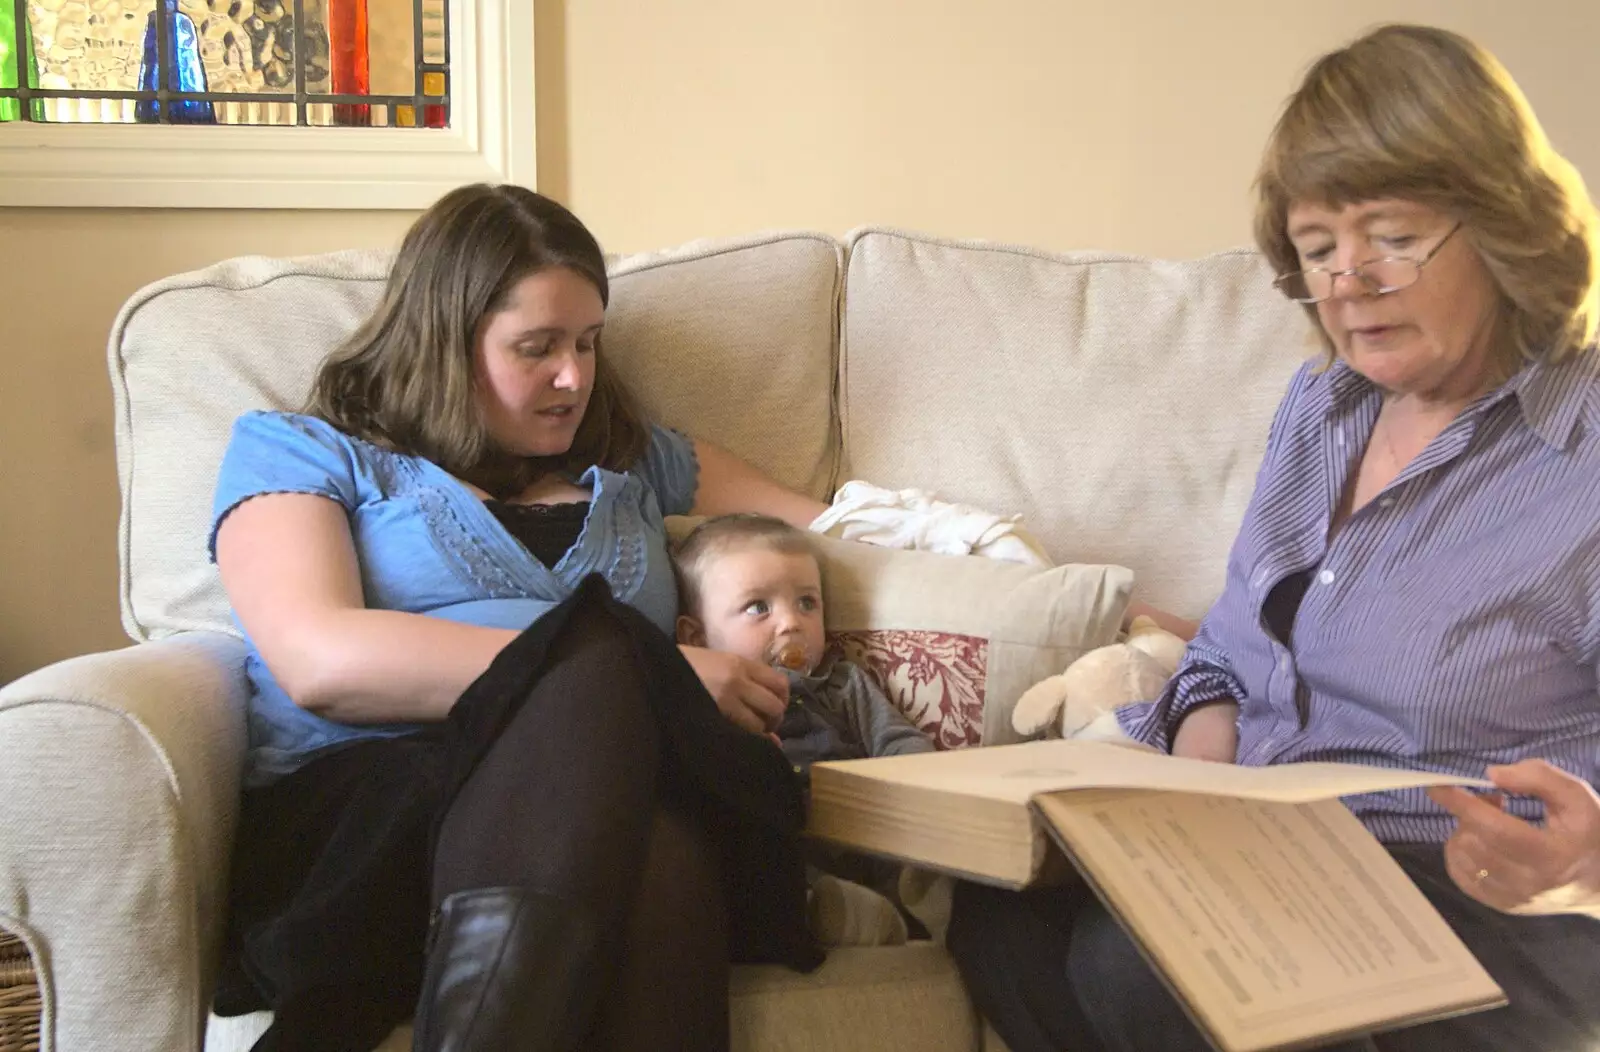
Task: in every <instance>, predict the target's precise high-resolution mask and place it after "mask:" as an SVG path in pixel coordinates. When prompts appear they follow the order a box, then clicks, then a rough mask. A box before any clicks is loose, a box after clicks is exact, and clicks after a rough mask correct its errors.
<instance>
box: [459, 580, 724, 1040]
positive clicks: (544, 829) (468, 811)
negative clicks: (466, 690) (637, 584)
mask: <svg viewBox="0 0 1600 1052" xmlns="http://www.w3.org/2000/svg"><path fill="white" fill-rule="evenodd" d="M647 689H648V688H647V685H646V683H645V679H644V676H643V673H642V670H641V669H640V666H639V661H638V658H637V655H636V654H635V651H634V647H633V644H632V642H631V641H630V639H629V638H628V636H627V634H626V632H625V631H624V630H623V628H622V626H621V625H620V624H619V623H618V621H617V620H616V619H615V617H614V616H613V615H611V614H610V613H608V612H607V611H606V610H605V609H604V608H603V607H602V606H601V605H600V604H598V603H586V604H582V605H580V606H578V607H577V608H576V609H575V610H574V611H573V612H572V615H571V620H570V621H569V622H568V624H567V626H566V628H565V630H564V631H563V632H562V633H561V635H560V636H559V637H558V638H557V639H556V640H555V642H554V645H553V646H552V648H551V650H550V653H549V656H548V658H547V660H546V663H545V669H544V672H543V674H542V675H541V676H540V677H539V679H538V682H537V683H536V684H535V686H534V687H533V689H532V690H531V691H530V692H529V694H528V697H527V699H526V701H525V702H523V704H522V705H521V706H520V708H519V709H518V710H517V712H516V714H515V715H514V716H512V717H511V719H510V720H509V722H508V723H507V724H506V726H505V728H504V729H503V730H502V731H501V732H500V734H499V736H498V737H497V738H496V739H495V742H494V744H493V745H492V746H491V747H490V748H489V750H488V751H487V752H486V753H485V754H484V756H483V757H482V758H481V759H480V760H479V761H478V763H477V765H476V766H475V767H474V768H473V770H472V773H471V774H470V775H469V776H468V777H467V779H466V781H465V782H464V784H463V785H462V787H461V789H460V791H459V792H458V793H457V795H456V797H455V800H454V801H453V802H452V804H451V805H450V808H449V810H448V811H446V813H445V816H444V819H443V821H442V823H441V825H440V828H439V836H438V843H437V848H436V853H435V862H434V867H433V898H434V902H435V904H437V903H438V902H439V901H441V900H443V899H444V898H445V897H446V896H448V895H450V894H451V893H453V892H456V891H465V890H469V889H472V888H481V887H500V886H517V887H525V888H532V889H535V890H539V891H543V892H549V893H552V894H555V895H558V896H560V897H562V898H563V899H566V900H568V901H571V902H573V903H574V905H575V907H576V908H579V909H582V910H584V911H585V912H586V913H587V914H588V915H589V916H591V917H593V918H594V919H595V920H596V921H597V922H598V923H599V925H600V928H601V930H602V932H604V933H607V934H608V935H610V936H611V937H612V945H611V946H610V947H608V950H609V951H610V954H609V955H610V956H611V957H612V959H613V960H615V961H616V962H617V964H616V966H615V971H614V972H613V973H612V974H613V976H614V986H613V989H612V992H611V994H610V996H609V997H605V998H603V999H602V1001H601V1007H600V1017H599V1019H598V1020H597V1021H596V1029H595V1032H594V1034H593V1037H592V1039H591V1040H590V1041H589V1042H586V1043H585V1047H586V1048H595V1049H616V1050H619V1052H620V1050H624V1049H646V1048H650V1049H669V1048H683V1049H696V1050H713V1052H714V1050H716V1049H723V1048H726V1047H727V1045H728V972H729V963H728V961H729V954H728V933H727V917H726V910H725V907H724V904H723V897H722V881H721V876H720V874H719V872H718V865H717V856H716V853H715V852H714V850H713V847H712V845H711V843H710V841H709V840H708V838H707V836H706V835H705V832H704V831H703V830H702V829H700V828H698V827H697V826H696V825H695V824H694V823H693V822H692V821H691V820H689V819H688V818H687V817H685V816H684V814H683V813H682V810H681V809H679V808H668V807H664V806H663V805H662V802H661V799H660V795H661V794H660V793H659V791H658V786H659V784H660V781H661V779H660V767H661V752H662V749H661V743H660V741H659V734H658V732H657V729H656V728H657V724H656V720H655V717H654V716H653V714H652V711H651V708H650V703H649V698H648V695H647ZM512 816H515V817H514V820H513V817H512Z"/></svg>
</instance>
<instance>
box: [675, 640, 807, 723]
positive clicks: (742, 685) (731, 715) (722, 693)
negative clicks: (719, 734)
mask: <svg viewBox="0 0 1600 1052" xmlns="http://www.w3.org/2000/svg"><path fill="white" fill-rule="evenodd" d="M678 649H679V650H681V651H683V656H684V657H685V658H687V659H688V661H689V664H690V665H691V666H692V667H693V668H694V674H695V675H697V676H699V677H700V682H701V683H704V684H705V685H706V690H707V691H708V692H709V693H710V694H711V699H712V700H713V701H715V702H716V703H717V708H718V709H719V710H721V712H722V715H723V717H724V718H726V719H727V720H728V721H729V722H730V723H733V724H734V725H736V726H738V727H742V728H744V729H745V730H747V731H750V732H752V733H755V734H761V733H764V732H766V731H770V730H772V729H773V728H774V727H776V726H777V725H778V724H779V722H780V721H782V719H783V710H784V709H786V708H788V707H789V679H788V677H787V676H785V675H784V674H783V673H782V672H779V671H778V670H777V669H775V668H772V667H771V666H769V665H759V664H757V663H756V662H754V661H751V660H750V659H749V658H742V657H740V656H739V655H737V654H729V653H726V652H724V651H721V650H707V649H706V648H705V647H691V646H679V647H678Z"/></svg>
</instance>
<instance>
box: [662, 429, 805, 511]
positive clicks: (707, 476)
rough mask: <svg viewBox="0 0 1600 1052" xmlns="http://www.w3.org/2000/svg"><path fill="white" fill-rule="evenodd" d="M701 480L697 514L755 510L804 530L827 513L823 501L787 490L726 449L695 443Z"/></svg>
mask: <svg viewBox="0 0 1600 1052" xmlns="http://www.w3.org/2000/svg"><path fill="white" fill-rule="evenodd" d="M694 454H695V459H696V460H698V461H699V462H700V481H699V485H698V488H696V490H695V494H694V508H693V511H692V514H695V515H726V514H728V513H730V512H736V511H754V512H760V513H762V514H764V515H771V516H774V517H775V518H779V519H782V520H783V521H784V522H787V523H789V524H790V525H791V526H796V527H798V528H800V529H802V530H803V529H806V528H807V527H809V526H810V525H811V523H812V521H813V520H815V519H816V517H817V516H818V515H821V514H822V513H823V512H824V511H826V510H827V507H828V506H827V505H826V504H824V503H823V502H822V501H820V500H813V499H811V498H810V497H807V496H805V495H804V494H800V493H796V492H794V491H793V490H791V489H786V488H784V487H783V486H780V485H778V484H777V483H776V482H774V481H772V480H771V479H769V478H767V476H765V475H763V474H762V473H761V472H759V471H757V470H756V469H755V468H753V467H751V466H750V465H749V464H746V463H745V462H744V461H742V460H740V459H739V458H738V457H736V456H734V455H733V454H732V453H729V452H727V451H726V450H723V449H719V448H717V447H716V446H713V445H712V444H710V443H709V442H702V441H700V440H699V439H695V441H694Z"/></svg>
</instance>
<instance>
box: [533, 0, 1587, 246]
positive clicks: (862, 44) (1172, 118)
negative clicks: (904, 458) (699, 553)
mask: <svg viewBox="0 0 1600 1052" xmlns="http://www.w3.org/2000/svg"><path fill="white" fill-rule="evenodd" d="M1399 19H1409V20H1415V21H1427V22H1433V23H1436V24H1439V25H1444V26H1448V27H1450V28H1454V29H1458V30H1461V31H1464V32H1467V33H1468V34H1470V35H1472V36H1474V37H1476V38H1478V39H1480V40H1481V41H1482V42H1484V43H1485V44H1487V45H1488V46H1489V47H1490V48H1491V49H1492V50H1494V51H1496V52H1497V53H1498V54H1499V55H1500V58H1501V60H1502V61H1503V62H1505V63H1506V65H1507V66H1508V67H1509V68H1510V69H1511V70H1512V72H1513V74H1514V75H1515V76H1517V77H1518V79H1519V81H1520V83H1521V84H1522V85H1523V88H1524V90H1525V91H1526V92H1527V94H1528V95H1529V97H1530V98H1531V100H1532V101H1533V103H1534V106H1535V107H1536V108H1537V110H1538V112H1539V114H1540V115H1541V117H1542V119H1543V120H1544V122H1545V124H1546V126H1547V128H1548V130H1549V132H1550V134H1551V137H1552V139H1553V140H1554V141H1555V142H1556V143H1557V145H1558V146H1559V147H1561V148H1563V149H1565V150H1566V151H1568V152H1569V153H1570V155H1571V156H1572V158H1573V159H1574V161H1575V162H1576V163H1578V165H1579V166H1580V168H1583V169H1586V170H1587V171H1588V173H1589V177H1590V180H1591V181H1593V182H1597V183H1600V131H1597V130H1596V129H1597V128H1600V118H1597V105H1600V104H1597V100H1600V65H1597V64H1596V63H1595V62H1594V59H1593V54H1594V47H1595V42H1596V41H1597V40H1600V3H1597V2H1596V0H1523V2H1521V3H1513V2H1511V0H1337V2H1331V3H1330V2H1311V3H1283V2H1281V0H1120V2H1116V3H1112V2H1095V0H991V2H987V3H975V2H973V0H918V2H915V3H906V2H901V0H808V2H805V3H795V2H792V0H791V2H779V0H692V2H683V3H672V4H641V3H638V2H636V0H569V2H568V3H567V4H566V25H565V32H564V36H565V41H566V68H565V81H566V84H565V91H566V95H567V98H566V108H567V110H568V113H569V118H568V119H569V127H568V130H567V136H566V138H567V149H566V152H565V154H564V155H560V156H548V155H541V157H540V166H541V179H542V180H543V181H544V183H545V186H546V188H549V189H554V190H555V191H557V192H560V193H564V194H566V195H567V196H568V198H569V203H571V204H572V206H573V207H574V208H575V209H576V210H577V212H578V214H579V215H581V216H583V217H584V218H585V219H586V220H587V221H588V222H589V223H591V224H592V225H593V226H594V228H595V230H596V232H597V233H598V234H599V235H600V237H601V239H602V241H604V242H605V243H606V244H607V246H608V247H609V248H613V249H624V250H625V249H633V248H644V247H654V246H658V245H664V244H671V243H675V242H677V241H681V240H684V239H687V238H692V237H704V236H708V235H716V234H731V233H738V232H745V231H749V230H751V229H754V228H760V227H771V226H793V227H816V228H820V229H823V230H830V231H844V230H847V229H849V228H850V227H852V226H856V225H860V224H866V223H874V224H886V223H887V224H897V225H903V226H909V227H916V228H920V229H927V230H933V231H937V232H940V233H945V234H951V235H957V236H972V237H984V238H995V239H1005V240H1012V241H1019V242H1023V243H1026V244H1035V245H1042V246H1049V247H1057V248H1105V249H1116V250H1122V251H1130V252H1140V253H1149V254H1160V255H1189V254H1196V253H1203V252H1207V251H1210V250H1212V249H1216V248H1219V247H1223V246H1229V245H1234V244H1238V243H1241V242H1243V241H1245V240H1246V239H1247V238H1248V227H1247V223H1246V215H1247V193H1246V192H1247V188H1248V184H1249V181H1250V178H1251V174H1252V171H1253V168H1254V164H1255V161H1256V158H1257V155H1258V152H1259V150H1260V148H1261V144H1262V141H1263V138H1264V137H1265V135H1266V133H1267V131H1268V129H1269V127H1270V126H1271V123H1272V120H1273V118H1274V116H1275V113H1276V110H1277V107H1278V106H1279V104H1280V103H1281V102H1282V100H1283V98H1284V96H1285V95H1286V94H1287V93H1288V92H1289V91H1290V90H1291V87H1292V85H1293V83H1294V82H1295V81H1296V79H1297V78H1298V76H1299V74H1300V73H1302V72H1303V71H1304V68H1305V67H1306V65H1307V64H1308V63H1309V62H1310V61H1311V59H1312V58H1314V57H1315V56H1316V55H1317V54H1319V53H1320V52H1322V51H1325V50H1327V49H1328V48H1330V47H1333V46H1336V45H1337V44H1339V43H1341V42H1343V41H1344V40H1345V39H1346V38H1347V37H1349V36H1352V35H1354V34H1355V33H1357V32H1359V31H1360V30H1361V29H1362V28H1364V27H1366V26H1368V25H1371V24H1373V23H1375V22H1378V21H1382V20H1399ZM546 43H548V41H546ZM541 88H542V85H541Z"/></svg>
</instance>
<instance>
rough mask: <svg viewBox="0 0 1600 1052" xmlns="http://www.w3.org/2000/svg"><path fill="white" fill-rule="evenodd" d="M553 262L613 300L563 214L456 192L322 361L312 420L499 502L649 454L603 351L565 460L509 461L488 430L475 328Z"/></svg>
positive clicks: (516, 195) (515, 196)
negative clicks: (424, 463)
mask: <svg viewBox="0 0 1600 1052" xmlns="http://www.w3.org/2000/svg"><path fill="white" fill-rule="evenodd" d="M555 267H561V268H565V269H567V270H570V271H572V272H573V273H575V274H577V275H579V276H580V277H582V278H584V279H586V280H587V281H588V282H589V283H590V284H592V285H593V286H594V287H595V289H596V291H598V292H599V293H600V301H601V303H602V304H604V303H607V302H608V301H609V299H610V295H611V293H610V286H609V283H608V281H607V279H606V266H605V257H604V256H603V255H602V253H601V251H600V246H599V244H598V243H596V241H595V239H594V235H592V234H590V233H589V231H588V229H587V228H586V227H585V226H584V225H583V224H582V223H581V222H579V221H578V218H577V217H576V216H574V215H573V214H572V213H571V212H569V211H567V209H565V208H563V207H562V206H561V205H559V204H557V203H556V202H555V201H552V200H550V199H549V198H548V197H544V196H542V195H540V194H537V193H534V192H533V191H532V190H528V189H526V188H524V187H520V186H489V185H486V184H478V185H474V186H463V187H461V188H459V189H457V190H452V191H451V192H450V193H448V194H446V195H445V196H444V197H442V198H440V199H439V200H438V201H437V202H436V203H435V204H434V205H433V207H431V208H429V209H428V210H427V211H426V212H425V213H423V215H422V216H421V218H419V219H418V220H417V221H416V223H414V224H413V225H412V227H411V229H410V230H409V231H407V233H406V236H405V240H404V242H403V243H402V244H401V246H400V252H399V254H398V255H397V256H396V257H395V261H394V266H393V268H392V269H391V270H390V272H389V283H388V286H387V288H386V289H385V291H384V295H383V300H382V302H381V303H379V305H378V309H377V310H376V311H374V312H373V314H372V316H371V317H370V318H368V319H367V321H366V323H365V324H363V325H362V326H361V327H360V328H359V329H358V330H356V332H355V333H354V335H352V336H351V337H350V339H349V340H347V341H346V342H345V344H344V345H343V346H342V347H340V348H339V349H338V350H336V351H334V353H333V354H331V355H330V356H329V357H328V358H327V360H326V361H324V362H323V364H322V367H321V368H320V369H319V370H318V372H317V377H316V381H315V382H314V384H313V386H312V390H311V396H310V400H309V402H308V403H307V406H306V412H307V413H310V414H312V415H315V416H319V417H321V418H322V419H324V420H326V421H328V422H329V423H330V424H333V425H334V426H335V427H338V428H340V429H342V430H344V431H346V432H348V433H349V434H352V435H355V436H356V437H357V438H362V439H365V440H367V441H369V442H374V443H377V444H378V445H381V446H384V447H385V448H388V449H394V450H398V451H400V452H403V453H411V454H415V455H417V456H421V457H425V458H427V459H428V460H431V461H433V462H434V463H436V464H438V465H439V466H440V467H442V468H444V469H445V470H446V471H448V472H450V473H451V474H452V475H455V476H456V477H457V478H462V479H465V480H467V481H468V482H471V483H473V484H474V485H477V486H480V487H482V488H483V489H484V490H487V491H488V492H489V493H491V494H493V495H494V496H496V497H511V496H515V495H516V494H517V493H520V492H521V491H522V490H524V489H526V488H527V486H528V485H529V483H531V482H533V481H534V480H535V479H536V478H538V477H540V476H541V475H544V474H547V473H550V472H566V473H569V474H580V473H581V472H583V471H585V470H587V469H588V468H589V467H591V466H596V465H598V466H600V467H603V468H607V469H610V470H625V469H627V468H629V467H631V466H632V465H633V464H634V463H636V462H637V461H638V459H639V458H640V457H641V456H643V455H644V451H645V446H646V444H647V443H648V440H649V430H648V426H647V425H646V423H645V421H644V418H643V417H642V416H641V414H640V413H639V411H638V409H637V408H636V407H635V403H634V401H633V399H632V397H630V395H629V394H628V391H627V390H626V388H624V387H623V385H622V382H621V381H620V380H619V379H618V378H617V376H616V374H615V373H614V372H612V370H611V369H610V367H609V366H608V365H607V363H606V357H605V354H604V353H603V350H602V348H600V347H599V346H597V347H596V349H595V359H596V360H595V376H594V388H593V390H592V391H591V393H590V396H589V405H588V409H587V410H586V411H585V413H584V416H583V421H582V422H581V423H580V424H579V425H578V431H577V435H576V436H575V437H574V439H573V442H572V448H571V449H569V450H568V451H567V452H566V453H565V454H563V455H561V456H553V457H521V456H516V455H513V454H512V453H510V452H508V451H506V450H504V449H501V448H499V447H498V446H497V445H496V444H495V443H494V441H493V439H492V438H491V437H490V435H489V432H488V429H487V427H486V426H485V424H484V420H483V414H482V413H481V412H480V410H479V407H478V400H477V376H476V372H475V369H474V364H473V350H474V347H475V345H476V343H477V338H478V333H479V331H480V329H481V328H482V326H483V324H484V322H485V321H486V320H487V319H488V318H489V317H490V316H491V315H492V314H494V313H495V312H497V311H499V310H501V309H503V308H504V306H505V304H506V298H507V297H508V296H509V295H510V293H511V290H512V289H513V288H514V287H515V286H516V285H517V283H518V282H520V281H522V280H523V279H524V278H526V277H528V276H529V275H531V274H537V273H539V272H540V271H543V270H549V269H551V268H555Z"/></svg>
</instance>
